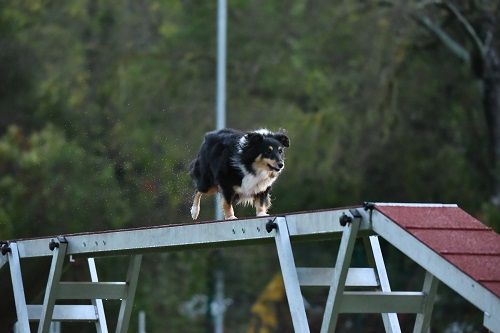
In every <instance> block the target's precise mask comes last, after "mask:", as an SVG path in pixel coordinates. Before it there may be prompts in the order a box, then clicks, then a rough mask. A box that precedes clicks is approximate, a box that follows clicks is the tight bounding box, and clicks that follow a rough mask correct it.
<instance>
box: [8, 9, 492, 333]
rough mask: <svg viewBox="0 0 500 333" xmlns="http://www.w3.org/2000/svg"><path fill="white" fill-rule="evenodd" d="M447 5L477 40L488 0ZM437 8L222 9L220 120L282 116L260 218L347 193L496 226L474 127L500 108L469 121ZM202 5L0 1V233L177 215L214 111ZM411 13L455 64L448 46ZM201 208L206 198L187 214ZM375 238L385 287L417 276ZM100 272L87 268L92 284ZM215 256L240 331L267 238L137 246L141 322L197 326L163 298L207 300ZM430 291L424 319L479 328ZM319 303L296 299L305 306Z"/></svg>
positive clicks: (473, 102) (154, 326)
mask: <svg viewBox="0 0 500 333" xmlns="http://www.w3.org/2000/svg"><path fill="white" fill-rule="evenodd" d="M452 4H453V5H454V6H457V8H459V10H460V11H461V13H463V15H464V18H465V19H467V20H468V21H469V22H470V23H471V24H472V26H473V27H474V28H476V29H477V31H478V32H479V37H480V38H483V39H484V40H485V41H487V36H489V35H488V33H489V32H491V33H493V34H494V35H493V36H496V39H495V38H493V40H494V41H495V40H496V41H497V42H498V41H499V40H500V38H498V25H497V21H494V22H493V23H492V25H488V26H487V27H486V28H485V24H483V23H484V22H485V21H484V20H485V19H486V18H490V17H495V15H496V17H497V18H498V16H499V15H498V10H499V9H498V8H499V5H498V1H472V0H470V1H456V2H455V3H452ZM442 5H443V3H442V2H440V1H401V2H398V1H394V2H390V1H380V2H366V1H354V0H352V1H335V2H332V1H323V0H318V1H306V0H294V1H287V2H284V1H260V0H234V1H229V24H228V26H229V30H228V47H229V51H228V93H227V94H228V101H227V106H228V121H227V122H228V125H229V126H231V127H235V128H241V129H254V128H259V127H268V128H270V129H278V128H286V129H287V130H288V133H289V136H290V138H291V148H290V150H289V152H288V155H287V168H286V171H285V173H284V175H283V176H282V177H281V178H280V180H279V182H278V183H277V185H276V187H275V189H274V194H273V196H274V198H275V201H274V206H273V208H272V212H271V213H280V212H288V211H298V210H307V209H316V208H330V207H338V206H343V205H352V204H359V203H361V202H362V201H365V200H371V201H400V202H413V201H416V202H445V203H458V204H459V205H460V206H461V207H463V208H464V209H466V210H467V211H469V212H470V213H472V214H473V215H475V216H477V217H478V218H480V219H481V220H482V221H483V222H484V223H486V224H489V225H490V226H492V227H493V228H495V229H496V230H499V228H500V218H499V216H500V214H499V212H500V211H499V207H498V201H499V200H498V198H500V197H499V196H498V194H499V193H500V192H498V189H500V187H498V185H497V184H498V178H499V176H498V175H499V173H498V172H497V171H498V163H496V162H495V160H494V157H492V156H493V155H492V153H491V152H492V150H491V149H492V148H491V147H492V141H491V135H490V133H492V129H491V128H493V129H495V128H496V131H497V133H498V132H499V131H500V129H499V128H498V127H500V122H498V121H497V122H496V123H495V119H497V118H500V115H499V114H500V111H499V110H497V113H496V117H497V118H493V119H492V118H491V117H490V118H488V117H487V113H485V103H484V87H485V83H484V82H485V81H484V79H483V76H484V75H483V74H484V73H483V72H481V73H482V74H481V75H483V76H481V75H479V74H478V71H477V70H476V69H477V66H475V65H476V64H477V63H478V61H476V60H474V59H477V57H476V58H474V55H475V54H476V53H475V51H474V45H473V43H472V42H470V40H469V39H468V38H467V34H466V33H465V32H464V28H463V26H461V25H460V24H459V23H457V20H456V17H453V15H451V14H450V12H449V10H448V11H446V10H445V9H444V8H443V6H442ZM215 6H216V2H215V1H192V0H164V1H154V0H140V1H137V0H134V1H132V0H123V1H103V0H72V1H49V0H29V1H28V0H16V1H4V2H3V3H2V5H0V239H10V238H16V237H30V236H40V235H47V234H62V233H69V232H78V231H92V230H105V229H115V228H123V227H134V226H145V225H158V224H165V223H179V222H183V221H186V222H187V221H189V212H188V210H189V205H190V202H189V201H190V199H191V195H192V187H191V183H190V180H189V179H188V176H187V172H186V169H187V166H188V164H189V162H190V160H191V159H192V158H193V157H194V156H195V154H196V151H197V149H198V147H199V144H200V143H201V138H202V136H203V134H204V132H206V131H208V130H211V129H212V128H213V126H214V123H215V122H214V119H213V118H214V111H213V109H214V104H215V101H214V90H215V85H214V82H215V14H216V7H215ZM422 18H430V19H432V20H433V22H435V23H436V26H437V27H439V28H440V29H442V31H445V32H446V34H447V36H448V37H449V38H451V39H452V40H454V41H455V42H457V43H459V44H460V45H462V47H463V49H464V50H465V51H467V52H470V54H471V55H472V58H471V59H469V60H468V61H466V60H464V59H463V57H462V58H460V57H458V56H456V54H454V53H453V52H451V51H450V47H449V44H447V43H446V40H445V39H443V38H439V35H438V34H436V31H435V30H432V29H429V27H428V26H427V27H426V26H425V25H423V24H422ZM488 22H489V21H488ZM487 29H490V30H487ZM488 31H489V32H488ZM483 32H484V33H483ZM495 34H496V35H495ZM448 42H449V41H448ZM492 43H493V42H492ZM492 49H493V50H494V51H495V50H496V52H498V45H496V44H492ZM465 51H464V52H465ZM497 54H498V53H497ZM497 65H498V64H497ZM499 66H500V65H499ZM497 69H498V68H497ZM497 85H498V82H497ZM498 93H499V94H500V90H498ZM499 98H500V97H499ZM499 100H500V99H499ZM495 124H497V125H495ZM495 126H496V127H495ZM493 133H494V132H493ZM493 150H494V149H493ZM238 211H239V212H240V214H239V215H240V216H241V215H251V214H252V212H251V211H249V210H244V209H243V210H237V212H238ZM237 215H238V214H237ZM212 216H213V205H212V203H211V201H209V200H206V201H204V202H203V203H202V213H201V219H210V218H211V217H212ZM332 246H333V247H332ZM334 248H335V245H334V244H330V243H325V244H321V245H319V246H317V247H313V248H312V250H311V247H302V246H301V247H300V248H299V254H298V256H299V258H298V260H299V261H300V260H302V259H301V256H303V257H308V258H310V254H311V253H313V254H314V257H315V258H316V259H315V260H317V261H318V262H323V263H324V264H325V265H326V264H331V262H333V252H334V251H333V250H332V249H334ZM385 250H386V252H387V255H388V257H389V258H390V259H389V260H388V265H389V270H390V272H389V273H390V277H391V280H393V281H394V284H395V285H396V286H398V287H400V288H401V289H405V288H408V287H411V286H416V288H419V287H420V284H421V278H422V274H421V273H422V272H420V271H419V270H418V268H416V267H415V266H414V265H412V264H411V263H409V262H407V261H405V260H404V259H402V258H401V255H400V254H399V253H397V251H395V250H394V249H391V248H388V247H387V248H385ZM311 251H312V252H311ZM270 253H271V254H272V255H270ZM119 266H120V262H119V261H117V262H116V263H115V265H104V264H103V265H102V267H101V269H102V270H103V276H104V277H110V278H111V277H113V276H115V275H116V274H118V273H117V272H116V271H117V270H118V271H119V269H118V268H117V267H119ZM214 267H225V272H226V279H227V288H228V290H227V295H228V297H231V298H232V299H233V305H232V306H231V307H230V308H229V310H228V313H227V317H226V328H227V331H228V332H245V331H246V329H247V327H248V324H249V322H250V307H251V305H252V304H253V303H254V302H255V301H256V299H257V297H258V295H259V293H260V292H262V290H264V288H265V286H266V284H267V283H268V282H269V281H271V279H272V278H273V276H274V274H275V273H276V272H277V271H278V267H277V263H276V258H275V255H274V249H273V248H272V247H255V248H253V247H252V248H242V249H231V250H230V251H227V250H221V251H213V250H212V251H209V250H206V251H196V252H189V253H187V252H186V253H166V254H162V255H159V256H147V257H146V259H145V263H144V265H143V268H142V271H141V281H142V282H141V284H140V290H139V295H138V298H137V305H136V310H138V309H142V310H145V311H146V313H147V316H148V328H149V330H150V331H151V332H204V331H209V329H208V327H209V323H208V321H207V319H206V318H205V317H204V316H201V317H198V318H195V319H192V318H189V317H188V316H185V315H183V314H181V313H180V311H179V307H180V304H182V302H185V301H187V300H189V299H190V298H191V297H192V296H193V295H194V294H207V293H209V289H210V281H211V280H212V274H213V269H214ZM415 272H417V273H415ZM121 273H123V272H121ZM122 275H123V274H122ZM440 292H441V298H440V300H439V301H438V302H439V303H440V304H439V305H438V306H437V307H436V309H442V310H436V313H435V320H434V321H433V325H434V326H435V329H436V331H440V332H441V331H445V332H460V331H471V332H472V331H478V330H481V319H482V318H481V315H480V314H479V313H477V312H476V311H475V310H474V309H473V308H472V307H471V306H470V305H467V304H465V303H464V301H463V300H461V299H460V298H459V297H457V296H456V295H455V294H453V293H452V292H450V291H449V290H447V289H446V288H445V287H442V289H440ZM324 295H325V292H324V291H323V292H319V291H318V292H316V293H314V294H311V295H310V298H311V301H312V302H313V303H314V302H316V303H315V304H316V305H317V306H319V307H321V306H322V303H321V302H322V301H321V300H322V299H324ZM134 313H135V312H134ZM456 313H458V315H455V314H456ZM311 316H313V317H314V314H311ZM285 317H286V316H285ZM407 317H408V316H407ZM407 317H402V322H403V326H405V325H406V326H405V327H407V326H408V325H411V322H412V318H407ZM285 319H286V318H285ZM361 319H362V320H364V323H365V326H360V325H361V323H362V320H361ZM342 323H343V324H342V325H343V326H341V330H342V332H356V331H358V332H359V331H360V329H362V328H361V327H364V329H365V331H366V327H371V328H372V330H373V331H377V330H378V329H380V319H379V318H378V317H370V316H366V317H352V318H351V317H349V318H344V319H343V321H342ZM366 323H369V325H368V326H366V325H367V324H366ZM408 327H409V326H408ZM86 329H89V328H88V327H86V328H85V327H79V328H78V330H80V331H82V332H83V331H85V330H86ZM285 329H286V328H283V327H282V328H281V332H284V331H285ZM457 330H458V331H457Z"/></svg>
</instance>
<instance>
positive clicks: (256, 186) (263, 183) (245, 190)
mask: <svg viewBox="0 0 500 333" xmlns="http://www.w3.org/2000/svg"><path fill="white" fill-rule="evenodd" d="M276 178H277V174H276V172H272V171H267V170H259V171H258V172H257V173H256V174H255V175H254V174H251V173H246V174H245V176H244V177H243V179H242V180H241V186H235V188H234V190H235V191H236V193H238V194H239V195H240V196H242V197H252V196H253V195H255V194H257V193H260V192H264V191H265V190H266V189H267V188H268V187H269V186H271V185H272V184H273V183H274V181H275V180H276Z"/></svg>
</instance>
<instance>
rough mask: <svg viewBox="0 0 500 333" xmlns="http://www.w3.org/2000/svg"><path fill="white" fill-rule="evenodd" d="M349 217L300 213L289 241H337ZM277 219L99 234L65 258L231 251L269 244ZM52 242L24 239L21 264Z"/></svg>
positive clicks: (76, 238)
mask: <svg viewBox="0 0 500 333" xmlns="http://www.w3.org/2000/svg"><path fill="white" fill-rule="evenodd" d="M343 213H345V214H348V215H350V213H349V210H348V209H339V210H329V211H319V212H308V213H297V214H289V215H285V217H286V220H287V224H288V228H289V232H290V237H291V239H292V240H296V239H318V238H331V237H339V236H340V235H341V234H342V231H343V228H342V226H340V224H339V217H340V216H341V215H342V214H343ZM273 218H274V217H273V216H269V217H263V218H253V219H242V220H230V221H216V222H208V223H207V222H205V223H203V222H202V223H198V224H184V225H174V226H169V225H165V226H157V227H151V228H139V229H125V230H117V231H106V232H96V233H82V234H73V235H71V234H70V235H65V237H66V239H67V241H68V251H67V255H75V256H79V255H80V256H87V257H90V256H104V255H126V254H139V253H145V252H152V251H167V250H175V249H181V248H183V249H190V248H191V249H194V248H202V247H211V246H214V247H215V246H220V247H222V246H231V245H245V244H256V243H261V242H269V243H271V242H272V241H273V239H274V232H271V233H268V232H267V231H266V223H267V222H268V221H269V219H273ZM360 229H361V230H363V231H364V232H367V233H368V232H370V226H369V223H368V220H363V221H362V223H361V226H360ZM54 238H55V236H54V237H46V238H37V239H24V240H18V241H16V243H17V244H18V248H19V255H20V257H21V258H29V257H43V256H51V255H52V252H51V251H50V250H49V248H48V243H49V241H50V240H51V239H54ZM0 264H1V262H0Z"/></svg>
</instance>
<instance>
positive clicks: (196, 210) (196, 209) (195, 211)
mask: <svg viewBox="0 0 500 333" xmlns="http://www.w3.org/2000/svg"><path fill="white" fill-rule="evenodd" d="M198 214H200V207H197V206H192V207H191V217H192V218H193V220H196V219H197V218H198Z"/></svg>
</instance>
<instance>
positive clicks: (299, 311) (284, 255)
mask: <svg viewBox="0 0 500 333" xmlns="http://www.w3.org/2000/svg"><path fill="white" fill-rule="evenodd" d="M276 224H277V228H276V233H275V237H274V239H275V243H276V249H277V252H278V258H279V262H280V267H281V273H282V275H283V283H284V285H285V291H286V297H287V299H288V304H289V307H290V313H291V315H292V322H293V328H294V330H295V332H301V333H308V332H309V324H308V323H307V316H306V309H305V306H304V300H303V298H302V293H301V291H300V284H299V277H298V275H297V270H296V268H295V260H294V258H293V252H292V244H291V243H290V235H289V234H288V226H287V223H286V219H285V218H284V217H277V218H276Z"/></svg>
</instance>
